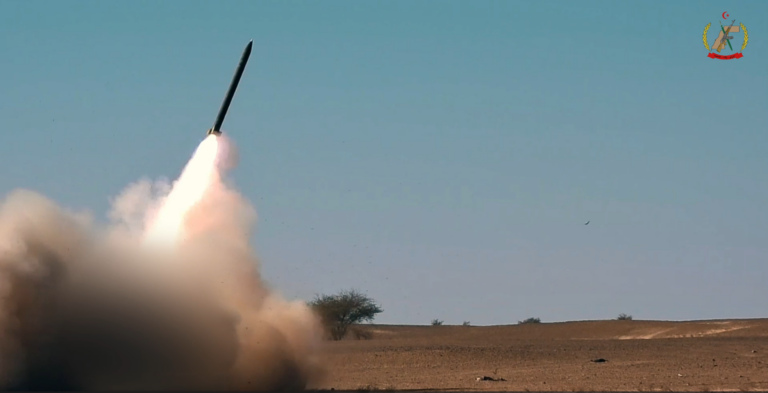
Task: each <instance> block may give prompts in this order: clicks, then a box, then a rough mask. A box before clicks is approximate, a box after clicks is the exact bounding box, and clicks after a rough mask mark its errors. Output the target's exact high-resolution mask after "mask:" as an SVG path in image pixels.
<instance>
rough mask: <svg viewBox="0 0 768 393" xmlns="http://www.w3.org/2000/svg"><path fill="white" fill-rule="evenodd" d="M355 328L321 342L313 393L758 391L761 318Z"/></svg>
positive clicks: (764, 372)
mask: <svg viewBox="0 0 768 393" xmlns="http://www.w3.org/2000/svg"><path fill="white" fill-rule="evenodd" d="M359 328H360V329H364V330H365V331H368V332H370V333H371V337H370V338H369V339H355V338H354V335H353V334H349V335H348V337H349V338H348V339H345V340H342V341H337V342H326V343H325V344H324V346H325V352H324V355H323V357H324V359H323V360H324V363H325V364H326V366H327V367H328V374H327V376H326V378H325V380H324V381H322V382H320V383H318V384H317V386H314V388H316V389H320V390H330V389H331V388H333V389H335V390H410V391H420V390H423V391H451V390H462V391H464V390H481V391H482V390H485V391H509V390H512V391H526V390H527V391H546V390H557V391H594V390H613V391H669V390H672V391H686V390H687V391H759V390H768V319H752V320H718V321H690V322H662V321H638V320H635V321H583V322H563V323H540V324H523V325H507V326H478V327H475V326H391V325H362V326H360V327H359ZM598 359H604V360H605V361H604V362H594V360H598ZM485 376H487V377H491V378H494V379H502V378H503V379H504V381H488V380H485V381H477V378H478V377H485Z"/></svg>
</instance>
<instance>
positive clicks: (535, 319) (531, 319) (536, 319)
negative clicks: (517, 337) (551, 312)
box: [517, 317, 541, 325]
mask: <svg viewBox="0 0 768 393" xmlns="http://www.w3.org/2000/svg"><path fill="white" fill-rule="evenodd" d="M526 323H541V319H539V318H533V317H532V318H528V319H526V320H524V321H517V324H518V325H523V324H526Z"/></svg>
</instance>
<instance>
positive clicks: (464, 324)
mask: <svg viewBox="0 0 768 393" xmlns="http://www.w3.org/2000/svg"><path fill="white" fill-rule="evenodd" d="M461 326H471V325H470V324H469V321H464V323H462V324H461Z"/></svg>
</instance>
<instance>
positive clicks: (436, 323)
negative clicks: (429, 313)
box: [432, 319, 443, 326]
mask: <svg viewBox="0 0 768 393" xmlns="http://www.w3.org/2000/svg"><path fill="white" fill-rule="evenodd" d="M442 324H443V321H441V320H439V319H433V320H432V326H441V325H442Z"/></svg>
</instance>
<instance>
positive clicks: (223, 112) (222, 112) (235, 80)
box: [208, 40, 253, 135]
mask: <svg viewBox="0 0 768 393" xmlns="http://www.w3.org/2000/svg"><path fill="white" fill-rule="evenodd" d="M252 47H253V40H251V41H250V42H248V45H246V46H245V50H244V51H243V55H242V56H241V57H240V63H238V65H237V69H236V70H235V75H234V76H233V77H232V82H231V83H230V84H229V90H227V95H225V96H224V102H222V103H221V108H219V114H218V115H216V122H215V123H213V128H211V129H210V130H208V135H211V134H214V135H221V124H222V123H224V117H225V116H227V110H229V104H230V103H232V97H234V96H235V91H236V90H237V85H238V84H239V83H240V78H241V77H242V76H243V71H245V65H246V64H247V63H248V58H249V57H250V56H251V48H252Z"/></svg>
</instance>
